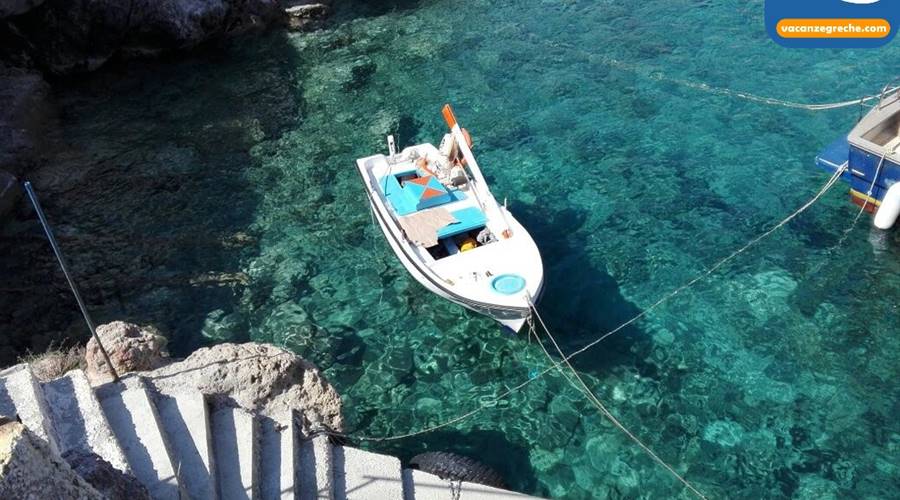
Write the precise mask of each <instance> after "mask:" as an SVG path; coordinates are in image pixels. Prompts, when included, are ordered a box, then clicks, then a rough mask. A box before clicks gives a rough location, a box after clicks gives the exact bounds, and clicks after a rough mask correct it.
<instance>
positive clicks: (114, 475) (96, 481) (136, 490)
mask: <svg viewBox="0 0 900 500" xmlns="http://www.w3.org/2000/svg"><path fill="white" fill-rule="evenodd" d="M63 458H64V459H65V460H66V462H68V463H69V466H70V467H71V468H72V469H73V470H74V471H75V472H76V473H77V474H78V475H79V476H81V478H82V479H84V480H85V481H87V482H88V483H89V484H90V485H91V486H93V487H94V489H96V490H97V491H99V492H100V493H101V494H103V495H104V496H105V497H106V498H127V499H128V500H150V493H149V492H147V488H145V487H144V485H142V484H141V483H140V482H138V480H137V478H135V477H134V476H131V475H129V474H126V473H124V472H122V471H120V470H118V469H116V468H115V467H113V466H112V464H110V463H109V462H107V461H106V460H103V459H102V458H100V457H99V456H97V455H96V454H94V453H85V452H83V451H80V450H69V451H67V452H66V453H64V454H63Z"/></svg>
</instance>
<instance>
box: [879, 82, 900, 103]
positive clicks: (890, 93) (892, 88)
mask: <svg viewBox="0 0 900 500" xmlns="http://www.w3.org/2000/svg"><path fill="white" fill-rule="evenodd" d="M898 82H900V76H896V77H894V79H893V80H891V81H889V82H888V83H887V84H886V85H885V86H884V88H882V89H881V94H880V95H879V97H878V109H881V108H883V107H884V106H885V105H886V103H885V100H887V99H889V98H890V97H895V98H897V97H900V92H898V91H900V84H898ZM895 100H896V99H895Z"/></svg>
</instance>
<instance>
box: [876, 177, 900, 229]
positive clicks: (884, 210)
mask: <svg viewBox="0 0 900 500" xmlns="http://www.w3.org/2000/svg"><path fill="white" fill-rule="evenodd" d="M898 216H900V182H896V183H894V185H893V186H891V187H890V188H889V189H888V191H887V194H885V195H884V199H883V200H881V206H879V207H878V212H876V213H875V227H877V228H878V229H890V228H891V227H893V226H894V223H895V222H897V217H898Z"/></svg>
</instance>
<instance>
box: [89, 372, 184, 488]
mask: <svg viewBox="0 0 900 500" xmlns="http://www.w3.org/2000/svg"><path fill="white" fill-rule="evenodd" d="M97 396H98V397H99V399H100V405H101V407H102V408H103V412H104V414H105V415H106V420H107V421H108V422H109V425H110V427H112V430H113V433H115V435H116V438H118V440H119V445H120V446H121V447H122V451H124V452H125V457H126V458H127V460H128V463H129V465H131V470H132V472H133V473H134V476H135V477H136V478H137V479H138V481H140V482H141V483H143V485H144V486H146V487H147V490H148V491H149V492H150V496H151V497H153V498H154V500H178V499H179V498H180V493H179V487H178V480H177V478H176V476H175V467H173V466H172V460H171V458H170V455H169V449H168V446H167V445H166V440H165V437H164V436H163V432H162V427H161V426H160V424H159V417H158V416H157V415H156V408H155V407H154V405H153V403H152V402H151V400H150V393H149V392H148V391H147V388H146V386H145V385H144V382H143V380H141V378H140V377H138V376H135V375H126V376H124V377H122V379H121V381H120V382H119V383H109V384H105V385H103V386H101V387H98V388H97Z"/></svg>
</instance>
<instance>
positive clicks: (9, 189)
mask: <svg viewBox="0 0 900 500" xmlns="http://www.w3.org/2000/svg"><path fill="white" fill-rule="evenodd" d="M18 200H19V180H18V179H16V177H15V176H14V175H13V174H11V173H9V172H6V171H3V170H0V218H2V217H3V216H4V215H5V214H8V213H9V212H11V211H12V209H13V207H15V206H16V202H17V201H18Z"/></svg>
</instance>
